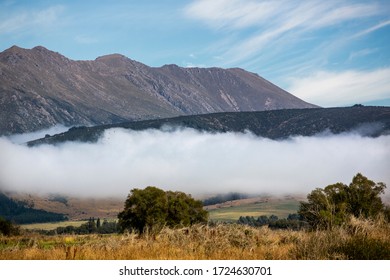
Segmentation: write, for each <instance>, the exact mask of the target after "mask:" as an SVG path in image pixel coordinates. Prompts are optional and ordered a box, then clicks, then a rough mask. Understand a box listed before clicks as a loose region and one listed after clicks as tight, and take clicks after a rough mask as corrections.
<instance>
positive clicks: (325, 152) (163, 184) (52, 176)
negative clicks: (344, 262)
mask: <svg viewBox="0 0 390 280" xmlns="http://www.w3.org/2000/svg"><path fill="white" fill-rule="evenodd" d="M389 147H390V136H381V137H377V138H370V137H364V136H361V135H359V134H356V133H350V134H341V135H332V134H321V135H317V136H313V137H293V138H290V139H288V140H281V141H275V140H270V139H265V138H260V137H257V136H254V135H252V134H251V133H245V134H242V133H219V134H211V133H202V132H198V131H195V130H192V129H181V130H175V131H160V130H145V131H129V130H124V129H110V130H107V131H106V132H105V133H104V135H103V136H102V138H101V139H100V140H99V141H98V142H97V143H93V144H91V143H77V142H68V143H64V144H61V145H56V146H51V145H42V146H37V147H26V146H25V145H19V144H16V143H15V142H13V141H10V140H9V139H7V138H0V166H1V169H0V188H1V189H2V190H11V191H23V192H30V193H40V194H46V193H61V194H66V195H76V196H91V197H102V196H110V197H113V196H114V197H124V196H126V195H127V194H128V192H129V190H130V189H132V188H144V187H146V186H149V185H154V186H158V187H160V188H163V189H166V190H168V189H169V190H180V191H184V192H187V193H191V194H193V195H202V194H207V193H226V192H241V193H252V194H257V193H269V194H284V193H308V192H310V191H311V190H313V189H314V188H316V187H324V186H326V185H328V184H332V183H336V182H344V183H349V182H350V181H351V179H352V177H353V176H354V175H355V174H356V173H357V172H361V173H363V174H364V175H365V176H367V177H368V178H370V179H372V180H374V181H382V182H385V183H386V184H387V185H390V184H389V183H390V172H389V167H390V149H389Z"/></svg>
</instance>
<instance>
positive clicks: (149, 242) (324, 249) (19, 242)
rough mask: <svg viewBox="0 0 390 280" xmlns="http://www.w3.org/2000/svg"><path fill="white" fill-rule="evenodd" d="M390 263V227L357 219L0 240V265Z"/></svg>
mask: <svg viewBox="0 0 390 280" xmlns="http://www.w3.org/2000/svg"><path fill="white" fill-rule="evenodd" d="M73 259H76V260H125V259H128V260H181V259H185V260H209V259H213V260H225V259H226V260H251V259H258V260H261V259H269V260H280V259H282V260H289V259H291V260H300V259H311V260H323V259H332V260H333V259H386V260H388V259H390V226H389V223H387V222H384V220H383V219H382V220H380V219H378V220H376V221H372V220H361V219H355V218H352V219H351V221H350V222H348V224H346V225H344V226H343V227H340V228H335V229H333V230H331V231H330V230H327V231H304V230H301V231H289V230H271V229H269V228H268V227H260V228H253V227H249V226H245V225H237V224H218V225H216V226H203V225H195V226H192V227H189V228H183V229H169V228H165V229H163V230H162V232H161V233H159V234H158V235H144V236H139V235H137V234H135V233H125V234H112V235H97V234H91V235H55V236H45V235H39V234H31V233H25V234H23V235H21V236H11V237H6V236H0V260H73Z"/></svg>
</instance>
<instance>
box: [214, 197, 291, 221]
mask: <svg viewBox="0 0 390 280" xmlns="http://www.w3.org/2000/svg"><path fill="white" fill-rule="evenodd" d="M298 208H299V199H297V198H292V197H288V198H271V199H264V198H262V199H261V198H260V199H259V198H256V199H245V200H241V202H240V203H237V202H227V203H224V204H221V205H219V206H216V207H210V208H209V209H207V210H208V211H209V218H210V220H213V221H222V222H236V221H237V220H238V219H239V217H240V216H253V217H259V216H261V215H266V216H270V215H276V216H278V217H279V218H286V217H287V216H288V214H291V213H295V212H297V210H298Z"/></svg>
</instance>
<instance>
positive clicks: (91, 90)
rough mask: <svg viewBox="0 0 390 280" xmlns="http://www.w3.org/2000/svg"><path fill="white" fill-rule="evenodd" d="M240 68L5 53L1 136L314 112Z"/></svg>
mask: <svg viewBox="0 0 390 280" xmlns="http://www.w3.org/2000/svg"><path fill="white" fill-rule="evenodd" d="M313 107H316V106H314V105H312V104H308V103H306V102H304V101H302V100H300V99H298V98H296V97H295V96H293V95H291V94H289V93H288V92H286V91H284V90H282V89H280V88H279V87H277V86H275V85H273V84H272V83H270V82H268V81H267V80H265V79H263V78H261V77H260V76H258V75H257V74H254V73H250V72H247V71H245V70H242V69H238V68H234V69H221V68H207V69H204V68H181V67H178V66H176V65H164V66H162V67H159V68H153V67H149V66H146V65H144V64H142V63H139V62H137V61H134V60H131V59H129V58H127V57H125V56H122V55H119V54H113V55H106V56H102V57H99V58H97V59H96V60H93V61H74V60H70V59H68V58H66V57H64V56H63V55H61V54H59V53H56V52H53V51H50V50H47V49H46V48H44V47H35V48H33V49H22V48H19V47H17V46H13V47H11V48H9V49H7V50H5V51H3V52H1V53H0V135H7V134H13V133H23V132H29V131H34V130H38V129H42V128H47V127H49V126H52V125H55V124H59V123H60V124H64V125H67V126H71V125H99V124H112V123H118V122H123V121H129V120H140V119H156V118H166V117H172V116H179V115H193V114H205V113H213V112H238V111H262V110H273V109H285V108H313Z"/></svg>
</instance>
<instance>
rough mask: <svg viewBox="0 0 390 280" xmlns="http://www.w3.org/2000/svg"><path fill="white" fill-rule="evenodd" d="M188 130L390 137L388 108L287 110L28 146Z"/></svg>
mask: <svg viewBox="0 0 390 280" xmlns="http://www.w3.org/2000/svg"><path fill="white" fill-rule="evenodd" d="M164 127H188V128H193V129H197V130H201V131H209V132H229V131H230V132H244V131H251V132H252V133H254V134H256V135H258V136H262V137H267V138H271V139H280V138H287V137H290V136H294V135H302V136H311V135H314V134H318V133H321V132H324V131H327V130H328V131H329V132H332V133H335V134H337V133H342V132H348V131H351V130H353V129H355V130H359V132H360V133H361V134H364V135H367V136H374V137H375V136H379V135H384V134H389V133H390V107H360V106H355V107H347V108H327V109H325V108H316V109H289V110H273V111H263V112H238V113H215V114H206V115H196V116H182V117H175V118H168V119H157V120H146V121H138V122H125V123H121V124H115V125H103V126H95V127H75V128H71V129H70V130H69V131H67V132H64V133H61V134H57V135H54V136H51V137H46V138H43V139H39V140H36V141H32V142H29V145H39V144H56V143H61V142H65V141H83V142H88V141H89V142H93V141H97V140H98V138H99V137H100V136H101V135H102V133H103V132H104V130H106V129H109V128H125V129H132V130H144V129H150V128H154V129H161V128H164Z"/></svg>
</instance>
